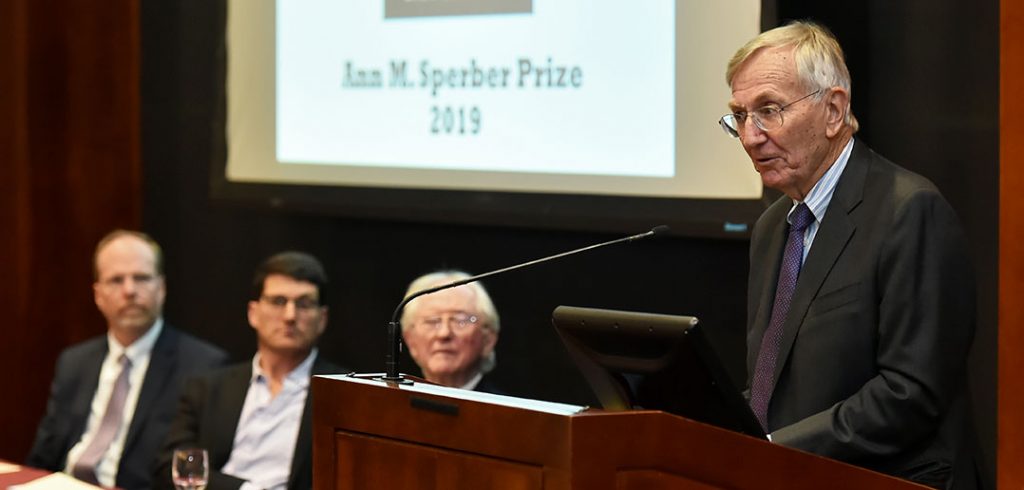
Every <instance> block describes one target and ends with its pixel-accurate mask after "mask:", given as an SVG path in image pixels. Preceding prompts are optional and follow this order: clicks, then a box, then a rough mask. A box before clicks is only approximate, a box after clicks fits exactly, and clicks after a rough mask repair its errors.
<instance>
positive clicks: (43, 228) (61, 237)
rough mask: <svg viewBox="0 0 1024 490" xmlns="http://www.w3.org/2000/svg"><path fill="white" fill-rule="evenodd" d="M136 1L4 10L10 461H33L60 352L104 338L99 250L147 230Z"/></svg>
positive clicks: (0, 119) (0, 205)
mask: <svg viewBox="0 0 1024 490" xmlns="http://www.w3.org/2000/svg"><path fill="white" fill-rule="evenodd" d="M138 17H139V6H138V1H137V0H105V1H103V2H95V1H91V0H43V1H39V0H5V1H3V2H0V87H2V89H0V160H2V161H3V165H0V182H2V184H0V185H2V186H3V187H2V191H0V219H2V223H4V225H5V228H4V234H5V235H6V236H4V238H3V239H2V240H0V267H2V270H3V271H4V272H5V275H6V277H5V279H4V281H0V307H2V310H3V311H5V312H8V313H11V312H13V316H9V317H7V318H6V319H5V325H4V326H3V329H4V332H5V334H6V335H5V341H4V342H3V343H0V372H3V373H4V379H5V381H4V384H5V388H6V389H5V393H11V394H13V395H15V398H14V399H13V400H9V401H8V402H6V403H3V404H2V405H0V406H3V409H2V413H0V420H2V421H3V425H4V434H3V436H2V437H0V458H6V459H11V460H15V461H20V460H22V459H23V458H24V456H25V454H26V453H27V451H28V449H29V446H30V444H31V439H32V436H33V435H34V433H35V427H36V424H37V422H38V420H39V418H40V416H41V415H42V413H43V409H44V406H45V402H46V398H47V393H48V389H49V382H50V378H51V376H52V374H53V364H54V361H55V360H56V357H57V354H58V353H59V352H60V350H61V349H63V348H64V347H66V346H68V345H70V344H72V343H75V342H77V341H80V340H83V339H85V338H87V337H89V336H92V335H95V334H98V333H102V332H103V331H104V330H105V325H104V322H103V320H102V317H101V316H100V314H99V313H98V312H97V311H96V307H95V305H93V302H92V292H91V283H92V266H91V256H92V249H93V246H94V245H95V243H96V241H97V240H98V239H99V238H100V237H101V236H102V235H103V234H105V233H106V232H107V231H109V230H110V229H112V228H114V227H130V228H137V227H138V226H139V224H140V222H141V201H142V199H141V164H140V157H139V153H140V152H139V144H140V143H139V125H138V120H139V116H138V113H139V88H138V87H139V83H138V79H139V76H138V71H139V21H138Z"/></svg>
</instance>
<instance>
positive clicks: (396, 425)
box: [312, 376, 926, 490]
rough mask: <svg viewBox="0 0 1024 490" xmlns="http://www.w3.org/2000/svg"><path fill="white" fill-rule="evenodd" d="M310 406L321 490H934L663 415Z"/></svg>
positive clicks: (367, 393) (365, 397)
mask: <svg viewBox="0 0 1024 490" xmlns="http://www.w3.org/2000/svg"><path fill="white" fill-rule="evenodd" d="M312 394H313V485H314V488H315V489H317V490H335V489H339V490H340V489H346V490H347V489H384V488H392V489H523V490H525V489H566V490H568V489H587V490H600V489H616V490H633V489H652V490H657V489H662V488H665V489H667V488H673V489H712V488H738V489H743V488H767V489H772V488H778V489H783V488H784V489H819V488H834V489H863V488H872V489H894V490H897V489H915V488H916V489H921V488H926V487H922V486H919V485H916V484H913V483H910V482H906V481H903V480H899V479H896V478H893V477H889V476H886V475H882V474H879V473H875V472H871V471H868V470H865V469H862V468H857V467H854V466H850V465H847V464H843V463H840V462H837V461H833V460H830V459H826V458H822V457H819V456H815V455H812V454H808V453H804V452H801V451H796V450H793V449H788V448H784V447H781V446H777V445H773V444H771V443H769V442H767V441H762V440H759V439H755V438H752V437H748V436H744V435H741V434H737V433H734V432H729V431H726V430H723V429H719V428H717V427H713V426H709V425H705V424H702V423H699V422H695V421H692V420H689V419H685V418H682V417H678V416H675V415H671V414H667V413H664V412H658V411H627V412H605V411H602V410H584V411H582V412H580V413H576V414H572V415H566V414H563V413H550V412H545V411H538V410H531V409H524V408H517V407H514V406H506V405H501V404H497V403H495V402H498V403H506V404H512V405H517V404H519V403H520V400H522V399H517V398H511V397H497V396H494V395H486V394H479V393H474V392H462V391H460V390H452V389H445V388H440V387H436V386H429V385H424V384H422V383H415V384H413V385H411V386H410V385H398V384H393V383H392V384H385V383H381V382H376V381H368V380H364V379H355V378H350V377H344V376H327V377H323V376H317V377H314V378H313V392H312ZM465 397H471V398H475V399H463V398H465ZM522 403H529V401H528V400H523V401H522Z"/></svg>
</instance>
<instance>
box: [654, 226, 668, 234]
mask: <svg viewBox="0 0 1024 490" xmlns="http://www.w3.org/2000/svg"><path fill="white" fill-rule="evenodd" d="M669 231H670V230H669V227H668V226H665V225H658V226H655V227H654V228H651V233H653V234H654V236H658V235H667V234H668V232H669Z"/></svg>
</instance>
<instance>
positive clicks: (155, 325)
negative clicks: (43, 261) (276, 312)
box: [26, 230, 227, 490]
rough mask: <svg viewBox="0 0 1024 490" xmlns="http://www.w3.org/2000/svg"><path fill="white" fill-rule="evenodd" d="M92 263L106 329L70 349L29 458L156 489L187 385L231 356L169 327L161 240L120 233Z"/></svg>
mask: <svg viewBox="0 0 1024 490" xmlns="http://www.w3.org/2000/svg"><path fill="white" fill-rule="evenodd" d="M93 261H94V266H95V278H96V282H95V283H94V284H93V295H94V297H95V301H96V306H97V307H98V308H99V310H100V312H101V313H103V316H104V317H105V318H106V320H107V333H106V335H102V336H99V337H95V338H92V339H89V340H87V341H85V342H82V343H80V344H77V345H74V346H71V347H69V348H67V349H65V350H64V352H62V353H61V355H60V358H59V359H58V360H57V368H56V373H55V374H54V377H53V384H52V386H51V389H50V400H49V402H48V403H47V408H46V415H45V416H44V417H43V420H42V422H41V423H40V424H39V429H38V430H37V432H36V438H35V443H34V444H33V445H32V450H31V452H30V453H29V456H28V459H27V460H26V464H28V465H31V466H35V467H38V468H43V469H47V470H51V471H64V472H67V473H70V474H72V475H74V476H75V477H77V478H79V479H82V480H85V481H88V482H91V483H94V484H99V485H103V486H105V487H113V486H117V487H120V488H124V489H126V490H132V489H137V488H148V487H149V486H150V471H149V470H150V467H151V464H152V461H153V458H154V457H155V456H156V453H157V450H158V449H159V448H160V445H161V444H162V443H163V440H164V438H165V437H166V436H167V430H168V428H169V427H170V422H171V417H173V416H174V402H175V401H176V400H177V398H178V389H179V387H180V385H181V384H182V381H183V380H184V379H185V378H186V377H188V376H191V375H193V374H196V373H200V372H203V371H205V370H207V369H210V368H213V367H216V366H219V365H221V364H223V363H224V362H225V361H226V360H227V356H226V354H225V353H224V352H223V351H221V350H220V349H217V348H216V347H213V346H211V345H209V344H207V343H205V342H203V341H201V340H199V339H196V338H194V337H192V336H190V335H187V334H185V333H183V332H180V331H178V330H176V329H174V328H172V327H171V326H170V325H168V324H166V323H164V321H163V318H162V316H161V315H162V311H163V305H164V296H165V295H166V286H165V284H164V276H163V259H162V255H161V251H160V246H159V245H157V243H156V242H155V241H153V239H152V238H150V237H148V236H147V235H145V234H143V233H139V232H134V231H125V230H116V231H114V232H111V233H110V234H108V235H107V236H106V237H104V238H103V239H102V240H100V242H99V245H97V246H96V252H95V255H94V257H93Z"/></svg>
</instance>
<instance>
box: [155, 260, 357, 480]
mask: <svg viewBox="0 0 1024 490" xmlns="http://www.w3.org/2000/svg"><path fill="white" fill-rule="evenodd" d="M326 286H327V275H326V274H325V273H324V269H323V266H322V265H321V264H320V262H319V261H318V260H317V259H315V258H314V257H312V256H310V255H308V254H305V253H301V252H283V253H280V254H277V255H274V256H272V257H270V258H269V259H267V260H266V261H265V262H263V264H261V265H260V267H259V268H258V269H257V270H256V274H255V277H254V279H253V291H252V300H251V301H249V324H250V325H251V326H252V328H253V329H254V330H255V331H256V341H257V351H256V355H255V356H253V359H252V360H251V361H249V362H245V363H243V364H238V365H235V366H230V367H227V368H225V369H222V370H219V371H215V372H213V373H210V374H208V375H204V376H200V377H197V378H195V379H192V380H190V381H189V382H188V383H187V385H186V386H185V388H184V390H183V393H182V396H181V401H180V404H179V407H178V415H177V416H176V417H175V419H174V422H173V423H172V424H171V431H170V434H169V436H168V439H167V443H166V445H165V446H164V450H163V452H162V453H161V454H160V457H159V458H158V461H157V464H156V467H155V472H156V474H155V476H154V481H155V482H156V483H157V485H156V486H157V487H162V488H173V486H172V482H171V460H172V454H173V451H174V449H176V448H182V447H192V448H203V449H206V450H207V451H209V464H210V478H209V484H208V486H207V488H208V489H209V490H219V489H228V488H231V489H235V488H263V489H285V488H288V489H299V488H303V489H305V488H310V487H311V486H312V484H313V481H312V436H311V416H312V406H311V399H310V397H309V396H308V394H309V385H310V377H311V376H312V375H314V374H331V373H339V372H343V371H344V370H343V369H341V368H339V367H338V366H335V365H333V364H331V363H330V362H327V361H326V360H324V359H322V358H321V357H320V356H319V355H318V351H317V349H316V347H315V346H316V342H317V340H318V339H319V338H320V335H321V334H323V332H324V329H325V328H326V327H327V307H326V306H324V305H323V304H322V303H321V299H322V298H323V296H324V289H325V287H326Z"/></svg>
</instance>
